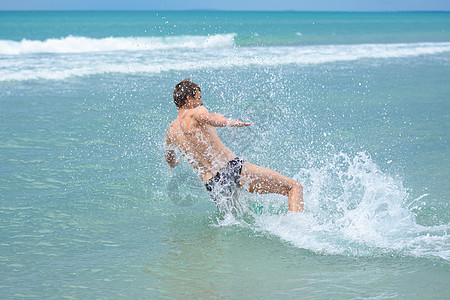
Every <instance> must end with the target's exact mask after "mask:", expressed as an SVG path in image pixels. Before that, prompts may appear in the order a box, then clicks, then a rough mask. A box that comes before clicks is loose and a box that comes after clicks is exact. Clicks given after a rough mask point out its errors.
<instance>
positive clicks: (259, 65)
mask: <svg viewBox="0 0 450 300" xmlns="http://www.w3.org/2000/svg"><path fill="white" fill-rule="evenodd" d="M30 14H31V15H30ZM96 14H97V15H96ZM164 14H165V15H164ZM178 14H181V15H182V14H187V15H189V14H193V13H192V12H186V13H175V12H174V13H159V15H155V14H154V13H148V14H145V13H139V14H137V15H136V14H135V13H86V14H84V13H61V14H56V13H44V12H43V13H2V19H0V24H1V27H0V37H1V38H0V39H1V41H0V44H2V45H9V46H10V47H12V49H13V50H11V49H10V50H8V51H13V52H12V53H11V52H8V53H6V50H4V49H6V48H4V47H2V48H1V49H2V50H0V52H1V51H4V52H1V53H0V80H1V82H0V85H1V89H0V125H1V130H0V136H1V138H0V158H1V161H2V167H1V169H0V190H1V196H0V197H1V198H0V199H1V202H0V215H1V218H0V222H1V223H0V226H1V229H2V230H1V235H0V265H1V268H0V278H2V279H1V281H0V286H1V289H0V295H2V296H3V297H9V298H22V297H33V296H34V297H38V298H47V297H55V298H61V297H72V298H86V297H87V298H94V297H99V298H130V297H131V298H162V297H169V298H210V297H211V298H213V297H217V298H241V297H245V298H255V297H262V298H297V297H309V298H313V299H316V298H333V299H336V298H338V299H341V298H342V299H349V298H381V299H386V298H408V299H409V298H411V299H423V298H433V299H440V298H442V299H446V298H448V296H449V293H450V290H449V288H448V282H449V279H450V276H449V254H450V248H449V239H448V230H449V222H450V219H449V207H448V190H449V184H448V178H449V175H450V174H449V170H450V168H449V159H448V157H449V156H448V154H449V146H448V137H449V135H448V130H449V129H450V121H449V120H450V119H449V111H450V110H449V108H450V107H449V106H450V104H449V101H448V95H449V94H450V90H449V89H450V88H449V87H450V85H449V78H450V66H449V64H450V60H449V59H450V46H449V45H450V44H449V42H450V38H449V37H448V33H447V31H446V30H445V29H446V28H448V21H447V20H448V18H446V17H448V16H447V15H448V14H439V13H438V14H417V13H411V14H369V16H370V18H369V19H367V16H366V15H359V14H332V16H333V18H331V21H327V20H330V18H329V17H330V15H329V14H326V13H323V14H320V13H319V14H315V13H314V14H301V13H299V14H295V13H294V14H292V13H285V14H283V13H274V14H270V13H269V14H268V15H266V14H264V13H259V14H254V13H248V15H246V13H236V14H233V13H213V12H211V13H205V12H203V13H200V12H196V13H195V14H197V15H196V16H197V18H196V19H195V20H191V21H190V22H191V24H190V25H189V24H182V22H181V21H180V23H178V24H177V23H176V22H175V20H177V18H176V16H178ZM136 16H139V17H136ZM199 16H200V17H199ZM243 16H244V17H243ZM246 16H247V17H248V18H247V17H246ZM202 18H203V19H202ZM112 19H114V20H116V22H115V23H114V24H113V25H111V26H110V27H108V26H106V25H105V24H110V23H109V22H111V20H112ZM267 19H269V20H270V22H269V23H268V24H267V23H265V20H267ZM5 20H6V21H5ZM21 20H22V21H21ZM23 20H27V21H26V22H25V21H23ZM167 20H169V24H167V23H165V22H166V21H167ZM200 20H205V21H200ZM371 20H372V21H371ZM94 21H95V22H94ZM263 21H264V22H263ZM27 22H31V23H27ZM173 22H175V23H176V24H173ZM239 22H241V23H242V24H241V25H239V26H238V25H236V24H238V23H239ZM312 22H314V23H315V24H314V25H320V26H319V28H315V26H312V24H311V25H310V26H306V25H308V24H309V23H312ZM355 22H356V24H359V25H360V26H359V27H358V26H354V24H355ZM358 22H359V23H358ZM367 22H369V23H370V24H371V25H370V24H369V23H367ZM408 22H409V23H408ZM412 23H413V24H414V26H415V27H414V30H410V31H408V34H405V31H404V30H403V29H402V28H404V26H406V25H408V24H412ZM27 24H28V25H27ZM52 24H59V25H60V26H53V25H52ZM277 24H278V25H277ZM352 24H353V25H352ZM392 24H396V25H395V26H393V27H392ZM405 24H406V25H405ZM31 25H34V26H31ZM169 25H171V26H172V27H170V26H169ZM173 25H177V27H173ZM210 25H211V27H210ZM21 26H22V27H21ZM23 26H28V27H27V30H22V29H23V28H24V27H23ZM158 26H159V28H158ZM302 26H305V27H302ZM361 26H362V27H361ZM371 26H372V27H371ZM411 26H412V25H411ZM406 27H408V26H406ZM14 28H16V29H14ZM18 28H22V29H18ZM108 28H109V29H108ZM276 28H278V29H276ZM339 28H340V30H338V29H339ZM356 28H357V29H356ZM361 28H365V29H366V30H365V31H364V30H360V29H361ZM14 30H16V31H14ZM144 30H147V33H146V34H145V33H143V32H144ZM159 30H161V31H159ZM277 30H279V31H277ZM281 30H282V31H281ZM308 30H310V31H308ZM442 30H444V31H442ZM157 32H159V33H157ZM280 32H286V33H289V34H286V35H287V37H285V36H284V35H281V34H280ZM298 32H300V33H302V35H298V34H297V33H298ZM308 32H310V33H311V35H309V34H308ZM255 33H258V35H255ZM291 33H292V35H291ZM207 34H210V36H209V37H208V36H207ZM327 34H328V35H327ZM182 35H184V36H182ZM186 35H194V36H196V37H195V38H190V37H187V36H186ZM70 36H72V37H70ZM110 36H111V37H112V38H111V39H112V43H111V40H105V38H108V37H110ZM131 36H133V37H131ZM250 36H253V38H250ZM136 37H137V38H145V39H147V40H145V39H141V40H138V41H136V39H135V38H136ZM165 37H170V38H172V39H171V40H169V39H165ZM302 37H305V40H298V39H300V38H302ZM332 37H333V38H332ZM23 38H26V39H27V40H29V41H35V43H31V44H28V42H27V41H22V39H23ZM328 38H332V39H330V40H329V39H328ZM48 39H55V41H56V46H55V43H54V42H52V41H50V40H48ZM120 39H124V40H120ZM313 39H317V40H314V41H313ZM193 40H195V42H194V43H191V41H193ZM251 40H256V42H255V41H254V42H251ZM362 43H370V45H367V44H362ZM30 45H31V46H30ZM85 45H86V46H89V47H85ZM111 45H112V46H111ZM117 45H120V46H121V47H122V48H120V49H117ZM193 45H194V46H196V45H200V49H196V48H195V47H194V46H193ZM95 47H99V48H95ZM42 49H44V50H42ZM80 49H82V50H80ZM83 49H84V50H83ZM86 49H87V50H86ZM14 51H15V52H14ZM185 77H190V78H191V79H192V80H193V81H195V82H197V83H198V84H199V85H200V86H201V88H202V95H203V100H204V101H205V104H206V107H207V108H208V109H209V110H210V111H214V112H220V113H222V114H224V115H226V116H232V117H234V118H237V119H242V120H245V121H247V120H248V121H250V122H251V123H252V126H251V127H248V128H232V129H221V130H220V132H219V133H220V135H221V138H222V139H223V140H224V142H225V144H226V145H228V146H229V147H230V148H231V149H232V150H233V151H234V152H235V153H236V154H238V155H239V156H241V157H243V158H244V159H245V160H247V161H250V162H253V163H256V164H260V165H263V166H266V167H270V168H273V169H275V170H277V171H279V172H281V173H283V174H286V175H287V176H290V177H293V178H294V179H296V180H298V181H300V182H301V183H302V184H303V186H304V191H305V213H304V214H302V215H298V216H297V215H287V214H286V212H287V203H286V202H287V201H286V199H285V198H283V197H279V196H276V195H265V196H255V195H249V194H247V193H245V192H243V193H242V194H241V195H240V198H239V201H238V203H236V204H235V206H237V207H238V208H239V210H238V211H237V212H236V211H234V212H233V213H232V212H231V211H230V210H229V207H228V206H227V205H228V204H227V203H223V206H222V207H221V208H222V211H219V210H218V209H217V208H216V207H215V205H214V203H212V202H211V201H209V199H208V196H207V194H206V192H205V190H204V187H203V186H202V184H201V181H200V179H199V178H198V177H197V175H196V174H195V173H194V172H193V171H192V169H191V168H190V166H189V165H187V163H186V162H182V163H181V164H180V166H178V167H177V168H175V169H174V170H172V171H169V169H168V167H167V165H166V163H165V161H164V156H163V153H164V152H163V150H164V145H163V141H164V135H165V132H166V130H167V127H168V125H169V123H170V122H171V120H172V119H173V118H175V116H176V111H175V107H174V105H173V103H172V100H171V93H172V89H173V86H174V85H175V84H176V83H177V82H179V81H180V80H181V79H183V78H185Z"/></svg>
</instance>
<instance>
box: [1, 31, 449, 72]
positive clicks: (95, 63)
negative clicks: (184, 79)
mask: <svg viewBox="0 0 450 300" xmlns="http://www.w3.org/2000/svg"><path fill="white" fill-rule="evenodd" d="M234 36H235V35H234V34H224V35H214V36H209V37H202V36H190V37H187V36H185V37H166V38H123V39H121V38H107V39H97V40H96V39H90V38H83V37H67V38H64V39H59V40H47V41H45V42H39V41H22V42H12V41H0V43H3V45H0V49H1V50H0V52H2V53H3V55H1V54H0V57H1V58H2V59H0V81H11V80H30V79H51V80H61V79H66V78H68V77H72V76H89V75H96V74H106V73H117V74H136V73H148V74H157V73H160V72H165V71H194V70H203V69H223V68H243V67H249V66H283V65H311V64H325V63H335V62H345V61H355V60H359V59H389V58H397V57H398V58H401V57H414V56H420V55H433V54H439V53H443V52H450V43H415V44H363V45H322V46H297V47H233V45H234V42H233V38H234ZM5 45H6V47H4V46H5ZM44 52H46V53H44ZM7 53H9V55H6V54H7Z"/></svg>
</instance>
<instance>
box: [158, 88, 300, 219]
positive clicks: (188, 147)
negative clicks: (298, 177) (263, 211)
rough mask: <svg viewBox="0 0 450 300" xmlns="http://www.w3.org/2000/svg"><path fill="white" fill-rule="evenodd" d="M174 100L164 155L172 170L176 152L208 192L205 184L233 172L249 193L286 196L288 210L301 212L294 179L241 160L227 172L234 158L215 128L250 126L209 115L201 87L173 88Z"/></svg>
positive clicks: (216, 115) (298, 194) (238, 184)
mask: <svg viewBox="0 0 450 300" xmlns="http://www.w3.org/2000/svg"><path fill="white" fill-rule="evenodd" d="M174 100H175V104H176V105H177V108H178V117H177V118H176V119H175V121H173V122H172V123H171V124H170V126H169V130H168V131H167V134H166V153H165V158H166V161H167V163H168V164H169V165H170V166H171V167H172V168H173V167H175V166H176V165H177V164H178V163H179V159H177V158H176V154H175V150H178V151H179V152H180V153H181V154H182V155H183V156H184V157H185V159H186V160H187V161H188V162H189V163H190V164H191V165H192V167H194V169H196V170H197V171H198V173H199V176H200V178H201V179H202V181H203V183H205V184H206V187H207V189H208V191H210V189H211V187H210V186H209V185H208V184H209V183H210V182H211V181H214V180H215V179H217V178H218V177H219V178H220V177H221V176H222V179H223V177H226V176H230V175H227V174H229V173H230V172H232V173H230V174H232V176H233V178H232V180H236V184H237V186H239V187H241V186H242V187H245V188H246V189H247V190H248V191H250V192H252V193H264V194H266V193H278V194H282V195H286V196H288V198H289V210H290V211H293V212H300V211H303V192H302V186H301V185H300V184H299V183H298V182H296V181H295V180H293V179H290V178H288V177H286V176H284V175H281V174H280V173H278V172H275V171H273V170H270V169H267V168H263V167H259V166H256V165H254V164H251V163H248V162H243V161H242V165H237V166H236V164H234V163H233V165H234V168H235V170H231V171H230V170H227V168H230V166H229V165H230V162H234V160H235V159H236V155H234V154H233V153H232V152H231V151H230V149H228V148H227V147H226V146H225V145H224V144H223V143H222V141H221V140H220V138H219V136H218V134H217V130H216V128H215V127H243V126H250V125H251V124H250V123H247V122H241V121H237V120H232V119H229V118H226V117H224V116H222V115H220V114H211V113H209V112H208V110H207V109H206V108H205V107H203V106H202V105H203V102H202V100H201V91H200V88H199V87H198V86H197V85H196V84H194V83H192V82H190V81H187V80H183V81H182V82H180V83H179V84H178V85H177V86H176V88H175V91H174ZM236 168H237V169H236ZM222 181H223V180H222ZM214 200H215V199H214Z"/></svg>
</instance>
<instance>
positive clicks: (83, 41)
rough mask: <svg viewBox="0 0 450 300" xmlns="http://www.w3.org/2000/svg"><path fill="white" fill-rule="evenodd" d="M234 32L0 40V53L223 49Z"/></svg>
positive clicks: (232, 38) (230, 40)
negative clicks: (171, 35)
mask: <svg viewBox="0 0 450 300" xmlns="http://www.w3.org/2000/svg"><path fill="white" fill-rule="evenodd" d="M234 37H235V34H234V33H230V34H217V35H210V36H173V37H135V38H133V37H108V38H102V39H94V38H89V37H77V36H72V35H69V36H67V37H64V38H60V39H47V40H45V41H38V40H27V39H23V40H21V41H20V42H16V41H10V40H0V54H3V55H21V54H33V53H90V52H112V51H145V50H161V49H180V48H185V49H195V48H224V47H233V46H234Z"/></svg>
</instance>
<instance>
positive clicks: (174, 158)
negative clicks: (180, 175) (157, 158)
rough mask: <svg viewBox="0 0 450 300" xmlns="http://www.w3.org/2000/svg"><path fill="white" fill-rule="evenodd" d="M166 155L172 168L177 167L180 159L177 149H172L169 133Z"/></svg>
mask: <svg viewBox="0 0 450 300" xmlns="http://www.w3.org/2000/svg"><path fill="white" fill-rule="evenodd" d="M164 157H165V159H166V162H167V163H168V164H169V166H170V167H171V168H175V167H176V166H177V165H178V163H179V162H180V159H179V158H177V156H176V155H175V150H172V149H170V139H169V134H167V135H166V153H165V155H164Z"/></svg>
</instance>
